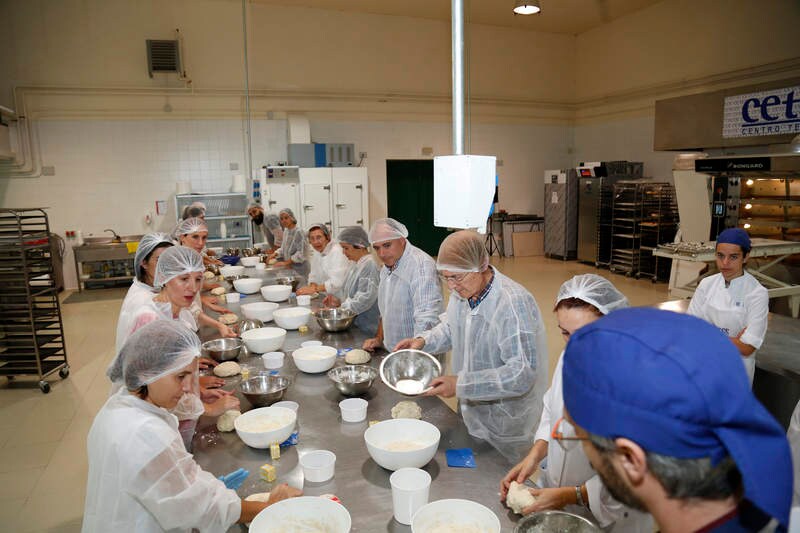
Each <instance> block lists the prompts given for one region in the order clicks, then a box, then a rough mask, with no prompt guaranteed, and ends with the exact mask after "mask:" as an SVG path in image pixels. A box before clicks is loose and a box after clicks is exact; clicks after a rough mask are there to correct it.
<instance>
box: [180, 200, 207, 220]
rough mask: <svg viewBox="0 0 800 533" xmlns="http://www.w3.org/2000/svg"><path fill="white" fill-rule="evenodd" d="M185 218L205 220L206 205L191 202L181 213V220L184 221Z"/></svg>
mask: <svg viewBox="0 0 800 533" xmlns="http://www.w3.org/2000/svg"><path fill="white" fill-rule="evenodd" d="M187 218H201V219H203V220H205V218H206V204H204V203H203V202H192V203H191V204H189V205H187V206H186V207H184V208H183V213H181V220H186V219H187Z"/></svg>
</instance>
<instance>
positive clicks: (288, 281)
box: [275, 276, 300, 292]
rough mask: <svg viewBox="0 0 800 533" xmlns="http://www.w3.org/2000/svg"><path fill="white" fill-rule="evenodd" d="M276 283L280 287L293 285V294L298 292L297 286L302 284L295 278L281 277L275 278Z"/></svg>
mask: <svg viewBox="0 0 800 533" xmlns="http://www.w3.org/2000/svg"><path fill="white" fill-rule="evenodd" d="M275 283H276V284H278V285H291V286H292V292H297V285H298V284H299V283H300V280H299V279H297V278H296V277H295V276H279V277H277V278H275Z"/></svg>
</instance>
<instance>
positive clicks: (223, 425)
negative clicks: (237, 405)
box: [217, 409, 242, 431]
mask: <svg viewBox="0 0 800 533" xmlns="http://www.w3.org/2000/svg"><path fill="white" fill-rule="evenodd" d="M240 416H242V413H240V412H239V411H234V410H233V409H231V410H230V411H225V412H224V413H222V416H220V417H219V418H217V429H218V430H219V431H233V429H234V428H233V421H234V420H236V419H237V418H238V417H240Z"/></svg>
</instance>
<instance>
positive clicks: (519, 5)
mask: <svg viewBox="0 0 800 533" xmlns="http://www.w3.org/2000/svg"><path fill="white" fill-rule="evenodd" d="M541 10H542V8H541V7H540V6H539V0H517V2H516V5H515V6H514V13H516V14H517V15H533V14H534V13H538V12H539V11H541Z"/></svg>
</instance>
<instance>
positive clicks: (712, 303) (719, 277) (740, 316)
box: [687, 228, 769, 385]
mask: <svg viewBox="0 0 800 533" xmlns="http://www.w3.org/2000/svg"><path fill="white" fill-rule="evenodd" d="M750 247H751V245H750V237H749V236H748V235H747V232H746V231H745V230H743V229H741V228H728V229H726V230H725V231H723V232H722V233H720V234H719V237H717V245H716V261H717V269H718V270H719V273H717V274H714V275H713V276H709V277H707V278H704V279H703V280H702V281H700V284H699V285H698V286H697V290H695V292H694V295H693V296H692V301H691V302H690V303H689V310H688V311H687V312H688V313H689V314H690V315H694V316H696V317H698V318H702V319H703V320H705V321H706V322H711V323H712V324H714V325H715V326H717V327H718V328H719V329H720V330H722V332H723V333H724V334H725V335H726V336H727V337H729V338H730V339H731V342H733V344H734V346H736V349H738V350H739V353H740V354H741V356H742V361H743V362H744V367H745V370H746V371H747V376H748V378H750V385H752V384H753V376H754V375H755V371H756V350H758V349H759V348H760V347H761V344H762V343H763V342H764V336H765V335H766V334H767V319H768V317H769V294H768V293H767V289H766V288H764V286H763V285H761V284H760V283H759V282H758V280H757V279H756V278H754V277H753V276H752V275H751V274H750V273H748V272H746V271H745V270H744V265H745V264H746V263H747V258H748V255H749V254H750Z"/></svg>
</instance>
